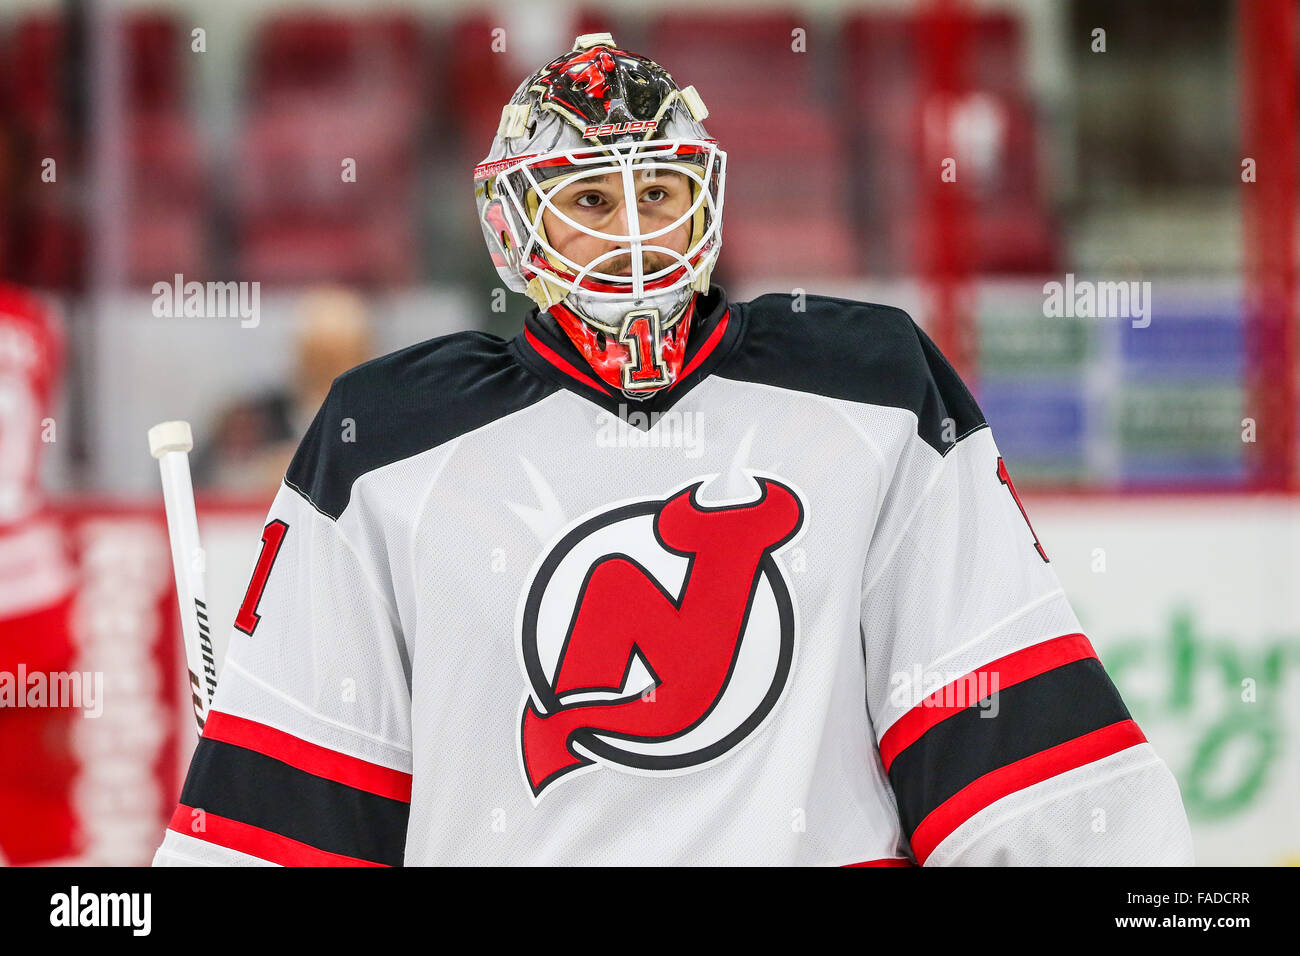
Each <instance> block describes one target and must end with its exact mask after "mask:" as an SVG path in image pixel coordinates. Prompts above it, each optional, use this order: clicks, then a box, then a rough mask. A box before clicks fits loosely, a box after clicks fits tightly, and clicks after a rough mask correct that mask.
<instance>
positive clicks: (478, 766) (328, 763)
mask: <svg viewBox="0 0 1300 956" xmlns="http://www.w3.org/2000/svg"><path fill="white" fill-rule="evenodd" d="M698 305H699V308H698V309H697V314H696V318H695V321H696V325H695V326H694V327H693V328H692V331H691V336H690V343H689V346H688V352H687V356H686V361H685V364H684V367H683V373H682V376H681V377H680V378H679V380H678V381H677V382H676V383H675V384H674V385H673V386H672V387H671V388H669V389H667V390H666V391H663V392H660V393H658V394H657V395H656V396H655V397H653V398H650V399H648V400H646V401H644V402H641V403H637V402H629V401H628V400H627V399H626V398H623V397H621V396H620V395H618V394H616V393H613V392H611V390H609V389H607V388H606V387H605V386H604V384H603V383H602V382H600V381H599V380H598V379H597V378H596V377H595V376H594V375H592V374H591V372H590V369H589V367H588V366H586V364H585V362H584V361H583V359H582V357H581V356H580V355H579V353H578V352H577V350H576V349H575V348H574V347H573V346H572V345H571V344H570V343H569V341H568V339H567V338H566V337H565V336H564V334H563V333H562V331H561V330H560V329H559V328H558V326H557V325H556V324H555V323H554V320H553V319H552V317H551V316H550V315H548V314H547V313H539V312H538V311H536V310H533V311H532V312H530V313H529V314H528V316H527V317H526V319H525V322H524V328H523V330H522V331H521V332H520V334H519V335H517V336H516V337H514V338H513V339H511V340H508V341H506V340H502V339H500V338H498V337H496V336H492V335H487V334H484V333H479V332H461V333H457V334H454V335H448V336H443V337H441V338H436V339H433V340H430V341H428V342H424V343H422V344H420V345H416V346H413V347H411V348H408V349H405V350H403V351H400V352H396V353H394V354H392V355H388V356H386V357H384V358H381V359H377V360H375V361H373V362H370V363H367V364H365V365H362V366H360V367H358V368H356V369H354V370H352V371H350V372H348V373H347V374H345V375H343V376H341V377H340V378H339V379H338V380H337V381H336V382H335V383H334V387H333V389H332V391H331V392H330V395H329V397H328V399H327V400H326V401H325V403H324V405H323V406H322V408H321V410H320V412H319V414H318V415H317V417H316V420H315V422H314V423H313V425H312V427H311V430H310V432H309V433H308V435H307V436H306V438H305V439H304V440H303V443H302V445H301V447H300V449H299V451H298V453H297V456H296V458H295V459H294V461H293V463H292V465H291V466H290V468H289V470H288V473H287V474H286V477H285V480H284V484H283V486H282V487H281V489H280V491H279V494H278V495H277V497H276V499H275V501H274V504H273V505H272V507H271V511H270V517H269V523H268V524H267V526H266V530H265V532H264V535H263V544H262V553H261V557H260V560H259V561H258V564H257V568H256V571H255V572H254V575H253V580H252V582H251V584H250V586H249V589H248V594H247V596H246V597H245V600H244V604H243V606H242V607H241V609H240V612H239V616H238V618H237V620H236V622H235V632H234V634H233V635H232V639H231V643H230V649H229V652H228V655H227V657H226V660H225V662H224V667H223V669H222V672H221V677H220V682H219V685H218V689H217V695H216V699H215V702H214V706H213V713H212V715H211V718H210V719H209V722H208V724H207V726H206V728H205V730H204V733H203V736H202V738H201V740H200V741H199V744H198V749H197V750H196V752H195V755H194V758H193V763H192V765H191V767H190V771H189V776H188V779H187V782H186V784H185V787H184V791H183V794H182V797H181V800H180V805H179V806H178V807H177V809H176V811H175V815H174V817H173V819H172V822H171V825H170V828H169V830H168V832H167V833H166V835H165V839H164V842H163V844H162V847H161V848H160V849H159V851H158V853H157V856H156V859H155V862H156V863H157V864H182V865H183V864H198V863H209V864H349V865H402V864H406V865H420V864H549V865H566V864H687V865H689V864H760V865H762V864H822V865H849V864H880V865H908V864H911V863H920V864H925V865H953V864H976V865H989V864H995V865H996V864H1065V865H1076V864H1079V865H1087V864H1189V863H1191V862H1192V852H1191V839H1190V834H1189V831H1188V825H1187V818H1186V815H1185V813H1184V810H1183V806H1182V802H1181V799H1180V795H1179V792H1178V787H1177V784H1176V783H1175V781H1174V778H1173V776H1172V775H1171V774H1170V772H1169V770H1168V768H1167V767H1166V765H1165V764H1164V763H1163V761H1162V760H1161V759H1160V758H1159V757H1158V756H1157V755H1156V753H1155V752H1154V751H1153V750H1152V748H1151V745H1150V744H1149V743H1148V742H1147V741H1146V739H1145V738H1144V736H1143V734H1142V732H1141V730H1140V729H1139V728H1138V727H1137V725H1136V724H1135V723H1134V722H1133V721H1132V720H1131V719H1130V717H1129V713H1128V711H1127V710H1126V709H1125V707H1124V704H1123V702H1122V701H1121V699H1120V697H1119V694H1118V693H1117V692H1116V689H1115V687H1114V686H1113V685H1112V683H1111V681H1110V679H1109V678H1108V677H1107V675H1106V673H1105V671H1104V670H1103V669H1102V666H1101V664H1100V662H1099V661H1098V659H1097V657H1096V655H1095V653H1094V652H1093V649H1092V647H1091V646H1090V644H1089V642H1088V639H1087V637H1086V636H1085V635H1084V634H1083V633H1081V627H1080V625H1079V622H1078V620H1077V618H1076V617H1075V615H1074V613H1073V612H1072V610H1071V608H1070V605H1069V603H1068V601H1067V598H1066V595H1065V594H1064V593H1063V592H1062V589H1061V585H1060V583H1059V581H1058V579H1057V577H1056V574H1055V572H1054V571H1053V569H1052V565H1051V564H1050V563H1049V561H1048V555H1047V553H1046V552H1045V550H1044V547H1043V545H1042V544H1041V543H1040V542H1039V541H1038V540H1037V538H1036V537H1035V534H1034V531H1033V529H1032V527H1031V526H1030V524H1029V521H1028V518H1027V516H1026V515H1025V512H1024V509H1023V508H1022V506H1021V503H1020V501H1019V498H1018V497H1017V494H1016V491H1015V488H1014V487H1013V485H1012V483H1011V478H1010V476H1009V474H1008V471H1007V466H1006V465H1005V464H1004V462H1003V460H1002V458H1001V456H1000V455H999V453H998V449H997V446H996V445H995V443H994V440H993V436H992V435H991V434H990V431H989V428H988V426H987V424H986V423H985V421H984V418H983V416H982V415H981V413H980V410H979V408H978V407H977V405H976V403H975V401H974V400H973V399H972V397H971V395H970V393H969V392H968V391H967V389H966V388H965V386H964V385H963V384H962V382H961V381H960V380H959V378H958V376H957V375H956V374H955V372H954V371H953V369H952V368H951V366H950V365H949V364H948V363H947V361H946V360H945V359H944V358H943V356H942V355H941V354H940V353H939V351H938V350H937V349H936V347H935V346H934V344H933V343H932V342H931V341H930V339H929V338H928V337H927V336H926V335H925V334H924V332H923V331H922V330H921V329H920V328H919V327H917V326H916V324H915V323H913V321H912V320H911V319H910V318H909V317H908V316H907V315H906V314H905V313H903V312H901V311H899V310H897V309H893V308H888V307H885V306H879V305H869V304H864V303H860V302H853V301H847V300H843V299H833V298H825V297H817V296H808V297H807V298H806V300H805V299H796V298H794V297H792V296H790V295H765V296H762V297H760V298H758V299H755V300H753V301H752V302H747V303H742V302H728V301H727V300H726V296H725V293H724V292H723V290H722V289H721V288H720V287H717V286H715V287H714V289H713V291H712V292H711V293H710V294H709V295H708V296H704V297H701V299H700V301H699V303H698ZM1099 810H1100V811H1101V812H1102V813H1103V814H1104V816H1099V814H1098V811H1099ZM1099 820H1100V821H1101V823H1100V825H1099Z"/></svg>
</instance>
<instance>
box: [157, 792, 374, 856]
mask: <svg viewBox="0 0 1300 956" xmlns="http://www.w3.org/2000/svg"><path fill="white" fill-rule="evenodd" d="M200 812H202V813H203V817H202V818H201V819H202V820H203V826H204V829H203V830H201V831H198V832H195V830H194V828H193V822H194V817H193V816H192V814H193V813H194V809H193V808H192V807H187V806H185V804H183V803H181V804H177V806H176V812H175V813H173V814H172V819H171V823H170V824H168V826H167V829H169V830H173V831H175V832H176V833H181V834H184V835H185V836H190V837H194V838H195V839H196V840H204V841H206V842H208V843H215V844H216V845H217V846H224V847H226V848H227V849H229V850H237V851H239V852H240V853H247V854H248V855H249V856H255V857H257V858H259V859H262V860H267V861H269V862H271V863H279V864H280V865H281V866H384V865H385V864H383V863H374V862H372V861H370V860H358V859H357V858H356V857H351V856H343V855H342V854H339V853H330V852H328V851H327V850H318V849H316V848H315V847H314V846H308V845H307V844H306V843H299V842H298V841H297V840H291V839H289V838H288V837H284V836H280V834H278V833H272V832H271V831H270V830H263V829H262V828H261V827H255V826H250V825H249V824H247V823H240V822H239V821H238V820H230V819H228V818H226V817H219V816H217V815H216V814H215V813H208V812H207V811H200Z"/></svg>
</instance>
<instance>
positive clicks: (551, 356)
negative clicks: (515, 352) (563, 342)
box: [524, 326, 609, 395]
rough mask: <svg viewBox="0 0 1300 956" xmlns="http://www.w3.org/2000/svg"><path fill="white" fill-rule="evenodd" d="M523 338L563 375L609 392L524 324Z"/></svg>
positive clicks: (606, 392) (607, 392) (598, 389)
mask: <svg viewBox="0 0 1300 956" xmlns="http://www.w3.org/2000/svg"><path fill="white" fill-rule="evenodd" d="M524 338H525V339H526V340H527V342H528V344H529V345H531V346H532V347H533V351H535V352H536V353H537V354H538V355H540V356H541V357H542V358H544V359H546V361H548V362H550V363H551V364H552V365H554V366H555V367H556V368H558V369H559V370H560V371H561V372H563V373H564V374H565V375H568V376H569V377H570V378H574V379H576V380H578V381H579V382H581V383H582V384H583V385H588V386H590V387H591V388H594V389H596V390H597V391H599V392H603V393H605V394H606V395H608V394H609V389H607V388H605V386H603V385H601V384H600V383H599V382H597V381H596V380H595V379H594V378H592V377H591V376H590V375H584V374H583V373H582V372H580V371H578V370H577V369H576V368H574V367H573V366H572V365H570V364H569V363H568V361H566V360H565V358H564V356H562V355H560V354H559V353H558V352H556V351H555V350H554V349H552V348H551V347H550V346H549V345H547V344H546V343H544V342H543V341H542V340H541V339H539V338H538V337H537V336H535V335H533V333H532V331H531V330H530V329H529V328H528V327H527V326H524Z"/></svg>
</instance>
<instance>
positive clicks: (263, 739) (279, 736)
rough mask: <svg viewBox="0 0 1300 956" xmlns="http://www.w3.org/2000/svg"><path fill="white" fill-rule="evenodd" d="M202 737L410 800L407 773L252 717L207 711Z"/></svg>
mask: <svg viewBox="0 0 1300 956" xmlns="http://www.w3.org/2000/svg"><path fill="white" fill-rule="evenodd" d="M203 736H204V737H206V738H207V739H208V740H219V741H221V742H222V743H227V744H233V745H234V746H236V747H243V748H244V749H245V750H253V751H256V752H257V753H260V754H265V755H266V756H268V757H271V758H273V759H275V760H278V761H280V762H281V763H286V764H288V765H289V766H291V767H296V768H298V769H299V770H302V771H304V772H306V773H309V774H312V775H313V776H317V777H324V778H325V779H326V780H333V781H334V782H336V783H341V784H343V785H344V786H347V787H353V788H354V789H357V790H364V791H366V792H367V793H373V794H375V795H376V796H380V797H388V798H389V799H391V800H400V801H401V802H403V803H410V802H411V775H410V774H409V773H403V772H402V771H401V770H393V769H392V768H391V767H383V766H380V765H379V764H376V763H370V762H369V761H367V760H361V759H360V758H358V757H350V756H348V755H347V754H341V753H339V752H338V751H337V750H330V749H328V748H326V747H321V746H318V745H317V744H312V743H308V742H307V741H305V740H302V739H300V738H298V737H295V736H293V735H292V734H286V733H285V732H284V731H282V730H276V729H275V728H274V727H268V726H267V725H266V724H259V723H257V721H254V720H247V719H245V718H243V717H236V716H234V715H233V714H223V713H221V712H220V711H216V710H214V711H212V712H210V713H209V714H208V722H207V723H206V724H205V725H204V726H203ZM241 826H242V824H241Z"/></svg>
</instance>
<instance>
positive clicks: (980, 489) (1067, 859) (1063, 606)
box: [861, 327, 1192, 866]
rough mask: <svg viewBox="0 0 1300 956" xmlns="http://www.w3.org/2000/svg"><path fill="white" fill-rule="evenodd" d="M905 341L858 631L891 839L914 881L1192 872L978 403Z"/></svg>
mask: <svg viewBox="0 0 1300 956" xmlns="http://www.w3.org/2000/svg"><path fill="white" fill-rule="evenodd" d="M914 328H915V327H914ZM915 333H916V335H917V339H918V344H919V346H920V348H921V349H922V351H923V353H924V356H925V365H926V367H927V368H928V381H927V383H926V390H927V392H928V395H927V399H926V401H925V402H924V403H923V406H922V407H923V412H922V415H921V420H920V422H919V425H918V428H917V434H915V435H912V436H910V437H909V439H908V440H907V441H906V442H905V445H904V450H903V452H902V454H901V455H900V457H899V460H898V463H897V467H896V470H895V472H894V474H893V477H892V481H891V482H890V484H889V487H888V489H887V490H886V492H885V495H884V500H883V503H882V505H881V512H880V517H879V520H878V522H877V527H876V530H875V532H874V534H873V538H872V541H871V544H870V547H869V550H868V559H867V564H866V568H865V572H864V576H863V594H862V619H861V624H862V637H863V641H864V655H865V661H866V668H867V706H868V711H869V715H870V718H871V723H872V727H873V730H874V732H875V735H876V741H877V744H878V747H879V756H880V760H881V764H882V767H883V769H884V771H885V773H886V775H887V776H888V779H889V782H890V785H891V787H892V790H893V793H894V797H895V799H896V804H897V810H898V817H899V822H900V824H901V827H902V835H903V837H904V838H905V839H906V840H907V841H908V842H909V844H910V847H911V850H912V853H913V855H914V857H915V859H916V861H917V862H918V863H921V864H923V865H929V866H951V865H982V866H996V865H1035V866H1041V865H1062V866H1075V865H1082V866H1086V865H1190V864H1191V863H1192V847H1191V836H1190V832H1189V828H1188V824H1187V817H1186V813H1185V811H1184V809H1183V805H1182V800H1181V796H1180V794H1179V791H1178V786H1177V783H1176V781H1175V780H1174V777H1173V775H1172V774H1171V773H1170V771H1169V769H1168V767H1167V766H1166V765H1165V763H1164V762H1163V761H1162V760H1161V758H1160V757H1159V756H1158V755H1157V754H1156V753H1155V751H1154V750H1153V749H1152V747H1151V744H1150V743H1149V742H1148V741H1147V740H1146V738H1145V736H1144V735H1143V733H1142V731H1141V729H1140V728H1139V727H1138V726H1137V724H1136V723H1135V722H1134V721H1133V720H1132V718H1131V717H1130V715H1129V712H1128V710H1127V708H1126V707H1125V705H1124V701H1123V700H1122V699H1121V697H1120V695H1119V692H1118V691H1117V690H1116V688H1115V686H1114V684H1113V683H1112V682H1111V680H1110V678H1109V677H1108V676H1107V674H1106V671H1105V669H1104V668H1103V667H1102V664H1101V661H1100V660H1099V659H1098V657H1097V654H1096V652H1095V651H1094V649H1093V647H1092V645H1091V643H1090V642H1089V639H1088V636H1087V635H1086V634H1085V633H1084V632H1083V629H1082V627H1081V626H1080V623H1079V621H1078V619H1077V618H1076V616H1075V614H1074V612H1073V610H1072V609H1071V607H1070V603H1069V601H1068V599H1067V596H1066V594H1065V593H1064V591H1063V589H1062V587H1061V584H1060V581H1059V580H1058V578H1057V576H1056V573H1055V571H1054V570H1053V567H1052V565H1051V563H1050V560H1049V555H1048V553H1047V551H1046V549H1045V548H1044V546H1043V544H1042V542H1040V541H1039V540H1038V539H1037V537H1036V536H1035V533H1034V530H1033V528H1032V526H1031V524H1030V521H1029V518H1028V516H1027V514H1026V513H1025V511H1024V509H1023V507H1022V504H1021V502H1020V500H1019V497H1018V494H1017V492H1016V489H1015V487H1014V485H1013V484H1012V481H1011V476H1010V474H1009V471H1008V469H1007V466H1006V463H1005V462H1004V461H1003V460H1002V457H1001V455H1000V454H999V452H998V448H997V445H996V443H995V442H994V439H993V435H992V433H991V431H990V429H989V427H988V425H987V423H986V422H985V421H984V418H983V415H982V414H981V413H980V411H979V408H978V406H977V405H976V403H975V400H974V399H973V398H972V396H971V395H970V393H969V391H967V389H966V387H965V386H964V385H963V384H962V382H961V380H960V379H959V378H958V376H957V374H956V373H955V372H954V371H953V369H952V367H951V366H950V365H949V364H948V363H947V361H946V360H945V359H944V357H943V356H942V355H941V354H940V352H939V350H938V349H937V348H936V347H935V346H934V344H933V343H932V342H931V341H930V340H929V339H928V338H927V337H926V335H925V333H924V332H923V331H922V330H920V329H919V328H915Z"/></svg>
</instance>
